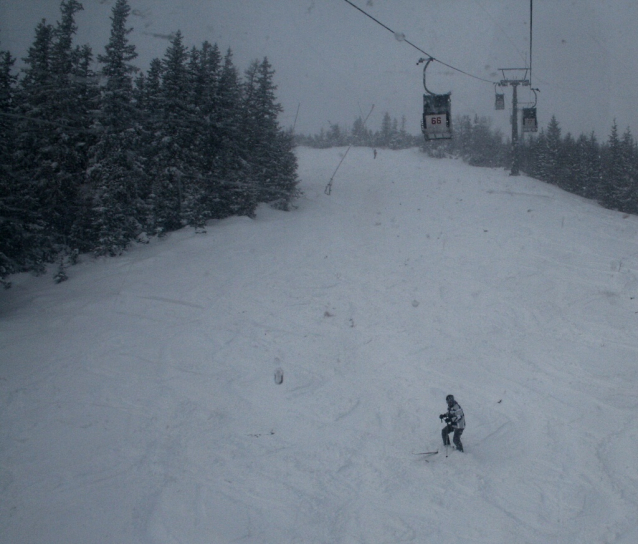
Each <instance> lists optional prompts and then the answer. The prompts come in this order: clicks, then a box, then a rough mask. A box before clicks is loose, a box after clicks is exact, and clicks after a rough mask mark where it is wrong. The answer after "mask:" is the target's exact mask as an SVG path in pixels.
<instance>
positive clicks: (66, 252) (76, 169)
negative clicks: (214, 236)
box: [0, 0, 298, 285]
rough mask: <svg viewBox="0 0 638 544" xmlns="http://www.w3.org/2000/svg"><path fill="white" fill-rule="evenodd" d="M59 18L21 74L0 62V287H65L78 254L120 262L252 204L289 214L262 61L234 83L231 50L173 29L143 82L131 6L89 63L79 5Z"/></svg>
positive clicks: (282, 142) (286, 162)
mask: <svg viewBox="0 0 638 544" xmlns="http://www.w3.org/2000/svg"><path fill="white" fill-rule="evenodd" d="M60 9H61V17H60V21H59V22H57V24H55V25H50V24H48V23H47V22H46V21H44V20H43V21H42V22H41V23H39V24H38V25H37V27H36V29H35V38H34V40H33V43H32V45H31V47H30V48H29V50H28V53H27V56H26V57H25V58H24V59H23V61H24V68H23V69H22V71H21V73H20V74H16V73H15V69H14V65H15V58H13V57H12V55H11V53H10V52H7V51H2V52H0V281H3V282H4V283H5V285H7V282H6V280H5V278H6V277H7V276H8V275H10V274H13V273H16V272H21V271H36V272H38V271H43V270H44V267H45V264H46V263H50V262H54V261H56V260H59V262H60V268H59V270H58V275H57V276H56V277H57V279H58V280H62V279H64V278H65V272H64V267H65V266H66V265H67V264H69V263H70V262H72V261H73V260H74V259H75V258H76V257H77V255H78V254H79V253H82V252H94V253H95V254H97V255H116V254H119V253H121V251H122V250H123V249H125V248H126V247H127V246H128V245H129V244H130V243H131V241H133V240H135V239H139V240H143V239H146V238H147V237H148V236H152V235H161V234H163V233H167V232H169V231H172V230H175V229H179V228H181V227H183V226H186V225H190V226H193V227H195V228H197V229H203V227H204V225H205V223H206V221H207V220H209V219H220V218H224V217H228V216H231V215H248V216H252V215H253V214H254V213H255V210H256V207H257V206H258V205H259V204H260V203H270V204H272V205H275V206H277V207H279V208H281V209H288V208H289V206H290V204H291V201H292V200H293V199H294V198H295V197H296V196H297V194H298V189H297V185H298V178H297V163H296V158H295V155H294V153H293V141H292V136H291V134H290V133H288V132H286V131H284V130H282V129H281V128H280V126H279V123H278V114H279V113H280V112H281V110H282V108H281V106H280V105H279V104H278V103H277V102H276V97H275V91H276V86H275V84H274V82H273V76H274V70H273V68H272V66H271V65H270V63H269V62H268V59H267V58H264V59H263V60H262V61H261V62H258V61H254V62H253V63H251V65H250V66H249V68H248V69H247V70H246V71H245V72H244V74H243V78H242V77H241V76H240V74H239V72H238V70H237V68H236V67H235V66H234V64H233V58H232V51H231V50H230V49H229V50H228V51H227V52H226V53H225V55H222V54H221V53H220V51H219V49H218V47H217V45H216V44H215V45H211V44H209V43H208V42H205V43H203V44H202V46H201V47H193V48H191V49H188V48H187V47H186V46H185V45H184V40H183V36H182V34H181V33H180V32H177V33H176V34H175V35H174V36H173V37H172V39H171V40H170V44H169V46H168V48H167V50H166V52H165V55H164V57H163V58H161V59H155V60H153V61H152V62H151V64H150V67H149V69H148V71H147V72H145V73H144V72H141V71H139V70H138V69H137V68H135V66H133V65H132V64H131V62H132V61H133V60H134V59H135V58H136V56H137V53H136V51H135V46H134V45H132V44H131V43H129V39H128V36H129V34H130V32H131V30H132V29H130V28H128V27H127V19H128V17H129V14H130V11H131V9H130V7H129V5H128V2H127V0H117V1H116V3H115V6H114V7H113V10H112V16H111V34H110V39H109V42H108V44H107V45H106V47H105V49H104V53H103V54H98V55H97V57H96V58H94V55H93V53H92V50H91V48H90V47H89V46H87V45H84V46H76V45H74V44H73V40H74V35H75V34H76V32H77V26H76V22H75V15H76V13H77V12H79V11H80V10H82V9H83V8H82V5H81V4H80V3H79V2H78V1H77V0H63V1H62V2H61V6H60ZM95 60H97V69H96V68H95V65H96V63H95Z"/></svg>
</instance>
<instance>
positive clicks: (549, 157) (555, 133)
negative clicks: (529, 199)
mask: <svg viewBox="0 0 638 544" xmlns="http://www.w3.org/2000/svg"><path fill="white" fill-rule="evenodd" d="M560 133H561V129H560V125H559V124H558V121H557V119H556V116H554V115H552V118H551V119H550V121H549V125H547V132H546V134H545V136H546V140H545V141H546V154H545V165H544V169H545V172H546V175H547V177H546V179H545V181H547V182H549V183H552V184H554V185H559V182H560V180H559V178H560V169H561V168H560V156H561V144H562V141H561V134H560Z"/></svg>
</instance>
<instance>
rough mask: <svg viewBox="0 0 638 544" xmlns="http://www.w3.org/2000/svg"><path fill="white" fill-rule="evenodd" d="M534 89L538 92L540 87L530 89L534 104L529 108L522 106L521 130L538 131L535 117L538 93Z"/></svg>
mask: <svg viewBox="0 0 638 544" xmlns="http://www.w3.org/2000/svg"><path fill="white" fill-rule="evenodd" d="M536 91H539V92H540V89H532V92H533V93H534V105H533V106H532V107H531V108H523V132H538V120H537V119H536V103H537V102H538V95H537V94H536Z"/></svg>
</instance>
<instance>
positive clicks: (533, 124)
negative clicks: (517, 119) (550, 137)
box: [523, 108, 538, 132]
mask: <svg viewBox="0 0 638 544" xmlns="http://www.w3.org/2000/svg"><path fill="white" fill-rule="evenodd" d="M523 132H538V121H537V120H536V108H523Z"/></svg>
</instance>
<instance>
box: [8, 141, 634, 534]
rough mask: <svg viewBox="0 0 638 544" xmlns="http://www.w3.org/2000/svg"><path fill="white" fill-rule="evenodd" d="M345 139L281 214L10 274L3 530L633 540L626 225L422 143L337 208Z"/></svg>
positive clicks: (357, 155) (321, 155)
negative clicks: (452, 411)
mask: <svg viewBox="0 0 638 544" xmlns="http://www.w3.org/2000/svg"><path fill="white" fill-rule="evenodd" d="M344 151H345V150H344V149H331V150H310V149H303V148H302V149H298V150H297V153H298V157H299V162H300V176H301V178H302V184H301V188H302V189H303V190H304V192H305V194H304V196H303V197H302V199H301V200H300V201H299V208H298V209H297V210H296V211H293V212H289V213H284V212H278V211H274V210H270V209H267V208H261V209H260V210H259V213H258V217H257V219H256V220H250V219H246V218H234V219H230V220H225V221H222V222H219V223H216V224H211V225H210V227H209V229H208V233H207V234H206V235H201V234H195V233H194V232H193V231H192V230H184V231H180V232H177V233H174V234H172V235H170V236H169V237H167V238H166V239H164V240H159V241H158V240H153V241H152V242H151V244H150V245H148V246H137V247H135V248H133V249H132V250H131V251H130V252H128V253H127V254H126V255H125V256H123V257H120V258H115V259H104V260H99V261H94V260H91V259H89V258H84V260H83V262H82V264H80V265H79V266H77V267H74V268H71V269H70V270H69V276H70V280H69V281H68V282H65V283H63V284H60V285H55V284H54V283H53V282H52V280H51V276H50V275H49V276H46V277H40V278H34V277H31V276H26V275H25V276H19V277H15V278H12V280H13V283H14V287H13V288H12V289H11V290H8V291H5V292H2V293H0V421H2V425H1V435H0V527H1V529H0V541H1V542H2V543H7V544H9V543H30V544H86V543H92V544H101V543H104V544H112V543H162V544H169V543H170V544H172V543H187V544H211V543H214V544H218V543H219V544H223V543H229V542H244V543H255V544H256V543H277V544H279V543H284V542H285V543H288V542H291V543H292V542H296V543H370V544H373V543H374V544H376V543H384V542H385V543H399V542H415V543H430V542H432V543H442V542H446V543H472V544H475V543H486V544H495V543H508V544H509V543H512V542H516V543H538V544H541V543H542V544H545V543H548V542H552V543H563V544H573V543H582V542H601V543H603V542H604V543H609V544H611V543H623V544H633V543H635V542H638V520H637V518H636V512H638V465H637V464H636V453H637V451H638V418H637V417H636V416H637V415H638V388H637V384H638V335H637V333H636V331H637V330H638V238H637V234H638V218H636V217H625V216H623V215H622V214H619V213H615V212H612V211H609V210H605V209H602V208H600V207H598V206H597V205H595V204H594V203H592V202H589V201H585V200H582V199H580V198H577V197H574V196H571V195H569V194H566V193H564V192H562V191H560V190H558V189H556V188H554V187H551V186H548V185H546V184H543V183H540V182H537V181H535V180H532V179H529V178H526V177H524V176H521V177H509V176H508V175H507V173H506V172H504V171H502V170H487V169H477V168H471V167H469V166H467V165H464V164H462V163H460V162H457V161H451V160H435V159H429V158H427V157H425V156H424V155H422V154H420V153H419V152H418V151H416V150H408V151H401V152H398V151H397V152H390V151H381V152H380V153H379V155H378V157H377V158H376V159H373V155H372V150H370V149H356V148H353V149H352V150H351V152H350V153H349V155H348V157H347V158H346V160H345V161H344V163H343V165H342V167H341V169H340V170H339V172H338V174H337V176H336V178H335V181H334V187H333V190H332V194H331V196H326V195H325V194H324V192H323V191H324V187H325V186H326V184H327V182H328V180H329V179H330V176H331V175H332V172H333V171H334V169H335V167H336V165H337V164H338V162H339V160H340V154H342V153H343V152H344ZM278 369H281V370H282V371H283V375H284V381H283V383H282V384H280V385H278V384H276V383H275V379H274V375H275V372H276V371H277V370H278ZM448 393H452V394H454V395H455V396H456V398H457V399H458V401H459V402H460V404H461V405H462V406H463V408H464V410H465V414H466V418H467V424H468V426H467V429H466V431H465V434H464V435H463V442H464V445H465V450H466V453H464V454H462V453H459V452H452V453H450V456H449V457H448V458H446V457H445V455H444V454H443V452H442V450H441V448H440V442H441V438H440V428H441V425H440V422H439V419H438V415H439V414H440V413H441V412H443V411H444V410H445V396H446V394H448ZM437 448H439V450H440V451H441V453H440V454H439V455H436V456H433V457H432V458H431V459H430V461H429V462H426V461H425V460H424V459H423V458H422V457H420V456H417V455H413V453H414V452H422V451H427V450H432V449H437Z"/></svg>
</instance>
